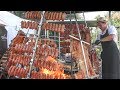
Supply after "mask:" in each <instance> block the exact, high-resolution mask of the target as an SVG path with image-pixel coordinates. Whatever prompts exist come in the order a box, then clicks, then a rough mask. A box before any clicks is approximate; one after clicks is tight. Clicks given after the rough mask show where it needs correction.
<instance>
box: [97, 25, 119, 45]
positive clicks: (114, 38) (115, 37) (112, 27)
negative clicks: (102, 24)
mask: <svg viewBox="0 0 120 90" xmlns="http://www.w3.org/2000/svg"><path fill="white" fill-rule="evenodd" d="M106 30H108V33H109V35H110V34H114V37H113V40H114V41H115V42H116V43H117V41H118V37H117V30H116V28H115V27H114V26H112V25H111V26H108V28H107V29H106ZM106 30H105V31H104V32H100V34H98V36H97V40H100V35H104V34H105V33H106Z"/></svg>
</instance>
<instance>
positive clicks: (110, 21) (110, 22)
mask: <svg viewBox="0 0 120 90" xmlns="http://www.w3.org/2000/svg"><path fill="white" fill-rule="evenodd" d="M109 24H110V25H112V20H111V11H109Z"/></svg>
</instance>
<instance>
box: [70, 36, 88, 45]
mask: <svg viewBox="0 0 120 90" xmlns="http://www.w3.org/2000/svg"><path fill="white" fill-rule="evenodd" d="M69 37H71V38H73V39H75V40H78V41H79V40H80V39H78V38H76V37H74V36H72V35H69ZM81 41H82V42H83V43H85V44H87V45H90V43H88V42H86V41H83V40H81Z"/></svg>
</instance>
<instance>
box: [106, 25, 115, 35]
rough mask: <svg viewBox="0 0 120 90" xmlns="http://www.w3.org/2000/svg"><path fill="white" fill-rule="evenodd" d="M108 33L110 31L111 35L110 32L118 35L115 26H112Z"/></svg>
mask: <svg viewBox="0 0 120 90" xmlns="http://www.w3.org/2000/svg"><path fill="white" fill-rule="evenodd" d="M108 33H109V35H110V34H114V35H117V30H116V28H115V27H114V26H110V27H109V29H108Z"/></svg>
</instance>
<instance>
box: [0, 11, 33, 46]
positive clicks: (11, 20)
mask: <svg viewBox="0 0 120 90" xmlns="http://www.w3.org/2000/svg"><path fill="white" fill-rule="evenodd" d="M21 21H29V20H27V19H23V18H20V17H18V16H16V15H14V14H12V13H10V12H7V11H0V25H2V26H5V29H6V30H7V46H8V47H9V44H10V43H11V40H12V39H13V38H14V37H15V36H16V35H17V33H18V30H22V31H23V32H24V33H27V31H28V30H27V29H21V26H20V25H21ZM28 33H29V34H34V33H35V31H34V30H29V32H28Z"/></svg>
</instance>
